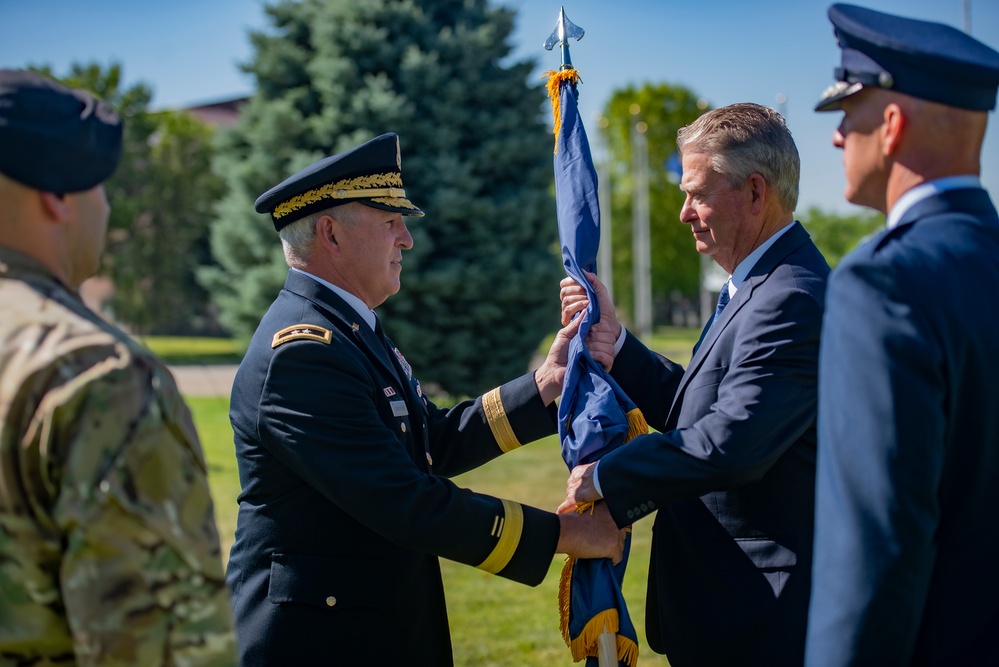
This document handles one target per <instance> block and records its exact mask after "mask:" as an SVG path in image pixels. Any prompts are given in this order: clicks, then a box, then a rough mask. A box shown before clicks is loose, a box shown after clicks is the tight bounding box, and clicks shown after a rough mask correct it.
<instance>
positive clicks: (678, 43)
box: [0, 0, 999, 213]
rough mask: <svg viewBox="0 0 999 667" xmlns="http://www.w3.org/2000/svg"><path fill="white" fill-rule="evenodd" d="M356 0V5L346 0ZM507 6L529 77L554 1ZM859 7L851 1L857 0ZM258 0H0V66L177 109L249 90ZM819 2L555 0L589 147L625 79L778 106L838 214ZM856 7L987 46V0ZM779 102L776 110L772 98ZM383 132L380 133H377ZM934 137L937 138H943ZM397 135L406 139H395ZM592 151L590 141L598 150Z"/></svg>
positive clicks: (990, 34) (991, 179)
mask: <svg viewBox="0 0 999 667" xmlns="http://www.w3.org/2000/svg"><path fill="white" fill-rule="evenodd" d="M358 1H363V0H358ZM491 1H492V2H494V3H498V4H503V5H505V6H507V7H510V8H512V9H515V10H516V11H517V12H518V20H517V28H516V31H515V33H514V35H513V43H514V57H516V58H518V59H523V58H534V59H535V60H536V61H537V65H538V67H537V71H538V74H539V76H540V73H541V72H542V71H544V70H547V69H552V68H554V67H557V66H558V64H559V56H558V54H557V53H556V52H548V51H545V50H544V48H543V47H542V44H543V43H544V40H545V38H546V37H547V36H548V34H549V33H550V32H551V30H552V28H553V27H554V25H555V21H556V19H557V17H558V10H559V6H560V4H559V3H558V2H548V1H547V0H502V2H498V0H491ZM858 1H859V0H858ZM263 4H264V2H263V0H143V1H141V2H140V1H137V0H86V1H84V0H0V67H22V66H25V65H27V64H35V65H42V64H48V65H51V66H52V67H53V68H54V69H55V71H56V72H57V73H63V72H65V71H66V70H67V68H68V66H69V64H70V63H71V62H74V61H84V62H89V61H94V60H96V61H97V62H100V63H102V64H107V63H108V62H110V61H111V60H118V61H120V62H121V63H122V64H123V66H124V70H125V77H126V82H127V83H135V82H138V81H144V82H146V83H148V84H149V85H151V86H152V88H153V90H154V93H155V95H154V98H153V104H154V106H155V107H176V106H187V105H191V104H196V103H201V102H207V101H215V100H220V99H225V98H229V97H234V96H237V95H241V94H248V93H249V92H250V91H251V90H252V81H251V80H250V79H249V78H248V77H246V76H245V75H243V74H242V73H241V72H240V71H239V68H238V65H239V63H241V62H247V61H249V59H250V58H251V56H252V51H251V48H250V43H249V39H248V36H247V33H248V31H249V30H251V29H258V30H259V29H264V28H266V27H267V23H266V20H265V17H264V13H263V11H262V6H263ZM828 4H829V3H828V2H826V1H825V0H753V1H750V0H616V1H615V0H610V1H608V0H564V1H563V2H562V6H564V7H565V12H566V15H567V16H568V17H569V18H570V19H571V20H572V21H573V22H574V23H576V24H578V25H580V26H581V27H582V28H583V29H584V30H585V31H586V36H585V37H584V38H583V40H582V41H580V42H574V43H573V46H572V57H573V63H574V64H575V66H576V67H577V69H579V71H580V74H581V75H582V77H583V85H582V86H581V87H580V107H581V113H582V115H583V118H584V120H585V121H586V123H587V127H588V129H589V133H590V136H591V141H596V137H597V131H596V118H597V117H598V115H599V111H600V109H602V108H603V105H604V104H605V103H606V101H607V100H608V98H609V97H610V95H611V93H612V92H613V91H614V90H615V89H617V88H620V87H623V86H626V85H628V84H636V85H641V84H643V83H646V82H650V83H660V82H667V83H673V84H681V85H683V86H686V87H688V88H690V89H691V90H693V91H695V92H696V93H697V94H698V95H700V96H701V97H703V98H704V99H706V100H707V101H708V102H709V103H710V104H711V105H712V106H722V105H725V104H731V103H734V102H744V101H750V102H758V103H760V104H766V105H769V106H774V107H776V108H779V109H780V110H781V111H783V112H784V113H785V115H786V116H787V119H788V125H789V126H790V128H791V132H792V133H793V135H794V137H795V141H796V142H797V144H798V149H799V151H800V153H801V158H802V180H801V198H800V203H799V210H804V209H805V208H807V207H809V206H813V205H814V206H820V207H821V208H823V209H826V210H830V211H837V212H842V213H847V212H850V211H852V210H854V209H853V207H852V206H850V205H849V204H847V203H845V202H844V201H843V197H842V192H843V184H844V181H843V175H842V167H841V160H840V153H839V151H836V150H834V149H833V148H832V146H831V143H830V137H831V135H832V131H833V129H834V128H835V127H836V125H837V123H838V122H839V116H840V114H839V113H828V114H816V113H814V112H812V106H813V105H814V103H815V101H816V100H817V99H818V96H819V94H820V93H821V92H822V90H823V89H824V88H825V87H826V86H827V85H829V84H830V83H832V70H833V67H835V66H836V65H837V64H838V62H839V51H838V49H837V48H836V45H835V41H834V39H833V36H832V27H831V25H830V24H829V21H828V19H827V18H826V8H827V7H828ZM859 4H863V5H864V6H867V7H870V8H872V9H878V10H881V11H887V12H892V13H897V14H902V15H906V16H911V17H914V18H921V19H929V20H935V21H941V22H944V23H949V24H951V25H954V26H956V27H958V28H962V27H963V25H964V19H965V6H966V5H967V6H969V7H970V20H971V33H972V34H973V35H974V36H975V37H977V38H978V39H980V40H982V41H984V42H985V43H987V44H989V45H991V46H992V47H994V48H999V0H863V1H859ZM779 95H782V96H784V97H785V98H786V100H787V101H786V102H785V103H784V104H783V105H780V104H778V101H777V100H778V96H779ZM990 123H991V127H990V128H989V133H988V136H987V137H986V146H985V150H984V152H983V164H982V179H983V182H984V183H985V185H986V187H989V188H990V189H991V190H992V192H993V193H994V194H996V195H999V138H997V135H999V128H997V123H999V121H997V120H996V119H995V117H994V114H993V117H992V119H991V121H990ZM386 129H387V130H388V129H391V128H386ZM941 140H946V138H941ZM403 141H405V138H403ZM596 150H599V146H596Z"/></svg>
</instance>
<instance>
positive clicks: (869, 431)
mask: <svg viewBox="0 0 999 667" xmlns="http://www.w3.org/2000/svg"><path fill="white" fill-rule="evenodd" d="M829 18H830V20H831V21H832V23H833V25H834V26H835V31H836V35H837V37H838V40H839V45H840V47H841V48H842V66H841V67H839V68H837V70H836V76H837V78H838V79H839V81H837V83H836V84H835V85H833V86H832V87H830V88H829V89H828V90H827V91H826V93H825V94H824V95H823V97H822V99H821V101H820V102H819V104H818V105H817V107H816V110H818V111H832V110H836V109H839V110H842V111H843V119H842V122H841V123H840V126H839V128H838V129H837V130H836V132H835V133H834V135H833V144H834V145H835V146H836V147H837V148H840V149H842V150H843V164H844V167H845V170H846V198H847V199H848V200H849V201H851V202H853V203H855V204H860V205H863V206H868V207H871V208H873V209H876V210H878V211H881V212H883V213H885V214H887V216H888V217H887V223H888V224H887V229H886V230H885V231H884V232H882V233H881V234H880V235H878V236H876V237H875V238H873V239H872V240H870V241H868V242H867V243H865V244H864V245H862V246H861V247H859V248H858V249H856V250H855V251H854V252H853V253H852V254H850V255H849V256H848V257H847V258H845V259H844V260H843V262H842V263H841V264H840V265H839V267H837V269H836V271H835V272H834V273H833V275H832V278H831V279H830V283H829V294H828V297H827V300H828V310H827V311H826V319H825V322H824V324H823V333H822V346H821V352H820V366H819V367H820V373H819V378H820V382H819V395H820V397H821V401H820V405H819V456H818V481H817V492H816V535H815V554H816V557H815V568H814V573H813V579H814V590H813V593H812V602H811V612H810V618H809V625H808V651H807V662H808V664H810V665H847V664H849V665H888V664H890V665H909V664H919V665H923V664H925V665H997V664H999V642H997V641H996V637H997V635H999V602H997V601H999V571H997V569H996V566H995V562H996V554H997V553H999V520H997V519H996V513H997V511H999V483H997V479H999V382H997V379H999V307H997V306H996V300H995V297H994V295H992V294H991V292H992V291H993V290H994V289H995V288H996V286H997V285H999V218H997V216H996V209H995V207H994V206H993V203H992V201H991V199H990V197H989V194H988V193H987V192H986V191H985V190H983V189H982V187H981V184H980V182H979V179H978V175H979V170H980V163H979V156H980V153H981V149H982V139H983V137H984V135H985V126H986V118H987V114H988V111H989V110H991V109H994V108H995V103H996V89H997V86H999V53H997V52H996V51H995V50H993V49H991V48H989V47H987V46H985V45H984V44H982V43H981V42H978V41H976V40H974V39H972V38H971V37H969V36H968V35H966V34H964V33H962V32H960V31H958V30H956V29H954V28H951V27H949V26H945V25H941V24H938V23H929V22H925V21H915V20H911V19H905V18H900V17H896V16H890V15H887V14H882V13H880V12H875V11H870V10H867V9H864V8H861V7H853V6H849V5H833V6H832V7H831V8H830V9H829Z"/></svg>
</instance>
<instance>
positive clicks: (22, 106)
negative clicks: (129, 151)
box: [0, 69, 122, 193]
mask: <svg viewBox="0 0 999 667" xmlns="http://www.w3.org/2000/svg"><path fill="white" fill-rule="evenodd" d="M121 137H122V123H121V119H120V118H119V117H118V114H117V113H116V112H115V111H114V109H112V108H111V107H110V106H109V105H108V104H106V103H105V102H102V101H100V100H98V99H97V98H95V97H94V96H93V95H91V94H90V93H88V92H86V91H83V90H77V89H73V88H67V87H66V86H63V85H61V84H59V83H56V82H55V81H52V80H51V79H47V78H45V77H44V76H41V75H40V74H36V73H35V72H27V71H21V70H9V69H4V70H0V172H2V173H3V174H5V175H6V176H9V177H10V178H12V179H14V180H15V181H18V182H20V183H23V184H24V185H27V186H28V187H31V188H34V189H36V190H43V191H45V192H56V193H64V192H80V191H81V190H89V189H90V188H93V187H96V186H97V185H99V184H101V183H103V182H104V181H105V180H107V178H108V177H109V176H110V175H111V174H112V173H114V170H115V167H117V166H118V158H119V157H121Z"/></svg>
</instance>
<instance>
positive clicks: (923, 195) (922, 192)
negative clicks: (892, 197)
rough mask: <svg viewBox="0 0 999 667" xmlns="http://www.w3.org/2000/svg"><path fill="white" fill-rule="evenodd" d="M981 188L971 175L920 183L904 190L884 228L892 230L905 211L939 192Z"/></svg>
mask: <svg viewBox="0 0 999 667" xmlns="http://www.w3.org/2000/svg"><path fill="white" fill-rule="evenodd" d="M981 187H982V182H981V181H980V180H979V179H978V177H977V176H974V175H972V174H969V175H967V176H947V177H946V178H938V179H936V180H935V181H926V182H925V183H920V184H919V185H917V186H916V187H914V188H912V189H910V190H906V191H905V193H904V194H903V195H902V196H901V197H899V198H898V201H896V202H895V205H894V206H892V208H891V210H890V211H888V220H887V222H886V226H887V227H888V229H894V228H895V227H896V226H898V223H899V221H901V220H902V216H903V215H904V214H905V212H906V211H908V210H909V209H910V208H912V207H913V206H915V205H916V204H918V203H919V202H921V201H923V200H924V199H928V198H929V197H932V196H934V195H938V194H940V193H941V192H947V191H948V190H963V189H967V188H981Z"/></svg>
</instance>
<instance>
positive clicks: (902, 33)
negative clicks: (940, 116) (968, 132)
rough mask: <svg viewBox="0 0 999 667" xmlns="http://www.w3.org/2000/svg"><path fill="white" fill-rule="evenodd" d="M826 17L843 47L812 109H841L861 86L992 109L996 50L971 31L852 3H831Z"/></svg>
mask: <svg viewBox="0 0 999 667" xmlns="http://www.w3.org/2000/svg"><path fill="white" fill-rule="evenodd" d="M829 20H830V21H831V22H832V24H833V28H834V32H835V33H836V37H837V39H838V40H839V46H840V48H842V50H843V56H842V65H841V66H840V67H838V68H836V70H835V77H836V80H837V81H836V83H835V84H833V85H832V86H831V87H829V88H828V89H827V90H826V91H825V92H824V93H823V94H822V99H820V100H819V102H818V104H816V106H815V110H816V111H834V110H836V109H839V108H840V102H841V100H843V99H844V98H846V97H849V96H850V95H853V94H855V93H857V92H859V91H860V90H861V89H863V88H864V86H873V87H877V88H884V89H886V90H894V91H897V92H899V93H905V94H906V95H911V96H913V97H918V98H920V99H925V100H930V101H932V102H939V103H940V104H946V105H949V106H953V107H958V108H961V109H969V110H972V111H989V110H991V109H994V108H995V105H996V89H997V87H999V53H997V52H996V51H995V49H992V48H990V47H988V46H986V45H985V44H983V43H981V42H979V41H978V40H976V39H975V38H973V37H971V36H970V35H967V34H965V33H963V32H961V31H960V30H958V29H956V28H952V27H951V26H948V25H944V24H942V23H933V22H931V21H919V20H916V19H909V18H903V17H900V16H892V15H891V14H883V13H881V12H876V11H874V10H871V9H865V8H863V7H856V6H854V5H841V4H836V5H833V6H831V7H830V8H829Z"/></svg>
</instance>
